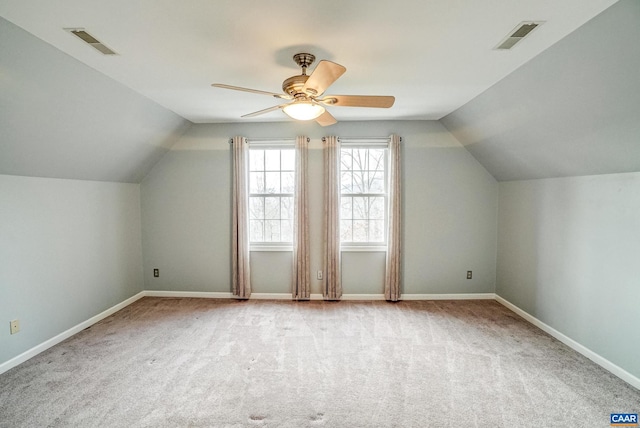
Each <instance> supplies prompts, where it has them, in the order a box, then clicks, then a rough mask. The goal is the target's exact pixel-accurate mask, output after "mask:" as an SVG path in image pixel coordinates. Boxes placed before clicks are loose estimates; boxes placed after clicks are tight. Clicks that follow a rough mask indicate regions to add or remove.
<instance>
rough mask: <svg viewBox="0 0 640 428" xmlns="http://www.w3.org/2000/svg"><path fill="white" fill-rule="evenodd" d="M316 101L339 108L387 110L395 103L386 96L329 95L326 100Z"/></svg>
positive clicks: (394, 99)
mask: <svg viewBox="0 0 640 428" xmlns="http://www.w3.org/2000/svg"><path fill="white" fill-rule="evenodd" d="M316 101H317V102H319V103H322V104H326V105H330V106H339V107H376V108H389V107H391V106H392V105H393V103H394V102H395V101H396V98H395V97H391V96H386V95H330V96H328V97H326V98H322V99H316Z"/></svg>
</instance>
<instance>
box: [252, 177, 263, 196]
mask: <svg viewBox="0 0 640 428" xmlns="http://www.w3.org/2000/svg"><path fill="white" fill-rule="evenodd" d="M249 193H264V172H251V173H249Z"/></svg>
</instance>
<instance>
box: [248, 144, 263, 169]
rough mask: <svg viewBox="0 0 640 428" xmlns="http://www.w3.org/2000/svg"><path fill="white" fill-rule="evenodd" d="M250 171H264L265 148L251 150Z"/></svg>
mask: <svg viewBox="0 0 640 428" xmlns="http://www.w3.org/2000/svg"><path fill="white" fill-rule="evenodd" d="M249 171H264V150H254V149H251V150H249Z"/></svg>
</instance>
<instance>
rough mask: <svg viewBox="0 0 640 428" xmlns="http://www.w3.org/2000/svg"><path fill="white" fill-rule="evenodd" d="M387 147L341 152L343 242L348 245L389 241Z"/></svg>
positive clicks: (347, 149) (365, 147)
mask: <svg viewBox="0 0 640 428" xmlns="http://www.w3.org/2000/svg"><path fill="white" fill-rule="evenodd" d="M386 163H387V147H386V145H385V146H383V147H381V146H379V145H371V146H363V145H358V146H348V145H343V146H342V148H341V150H340V189H341V190H340V241H341V243H342V244H346V245H348V246H351V245H353V246H371V245H376V246H380V245H384V244H385V242H386V227H385V225H386V211H387V210H386V207H387V180H386Z"/></svg>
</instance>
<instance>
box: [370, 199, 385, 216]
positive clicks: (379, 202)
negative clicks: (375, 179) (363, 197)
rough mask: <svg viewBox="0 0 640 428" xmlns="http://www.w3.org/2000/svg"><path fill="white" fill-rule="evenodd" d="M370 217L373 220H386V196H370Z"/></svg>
mask: <svg viewBox="0 0 640 428" xmlns="http://www.w3.org/2000/svg"><path fill="white" fill-rule="evenodd" d="M368 218H369V219H371V220H384V198H383V197H371V198H369V217H368Z"/></svg>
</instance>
